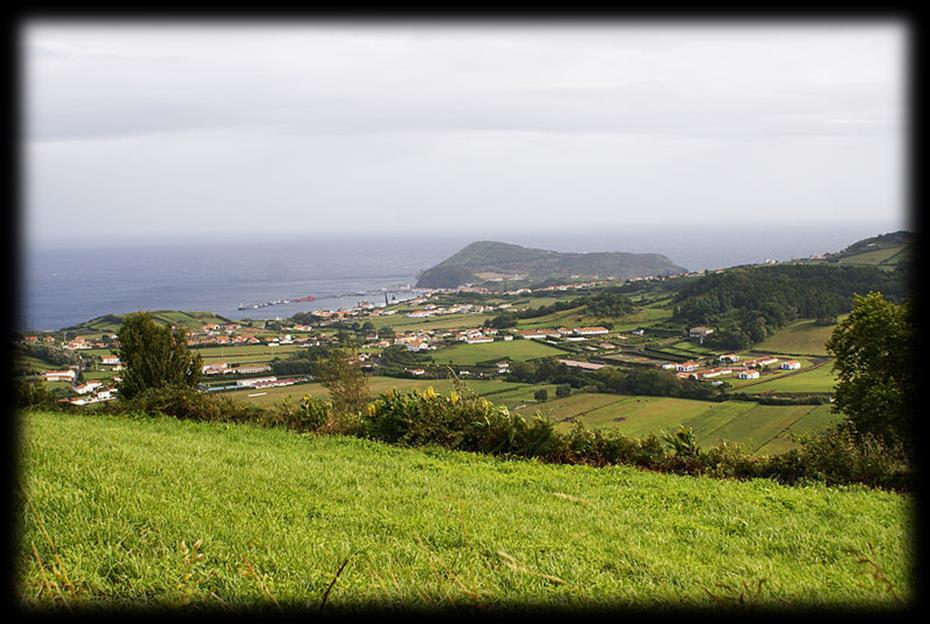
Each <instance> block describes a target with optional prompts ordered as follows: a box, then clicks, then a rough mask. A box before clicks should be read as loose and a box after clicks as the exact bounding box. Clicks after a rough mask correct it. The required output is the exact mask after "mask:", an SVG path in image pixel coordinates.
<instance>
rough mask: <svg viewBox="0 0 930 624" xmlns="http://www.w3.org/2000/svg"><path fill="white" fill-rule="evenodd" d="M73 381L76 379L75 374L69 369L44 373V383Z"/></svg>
mask: <svg viewBox="0 0 930 624" xmlns="http://www.w3.org/2000/svg"><path fill="white" fill-rule="evenodd" d="M75 379H77V373H76V372H75V371H73V370H71V369H68V370H57V371H46V372H45V381H74V380H75Z"/></svg>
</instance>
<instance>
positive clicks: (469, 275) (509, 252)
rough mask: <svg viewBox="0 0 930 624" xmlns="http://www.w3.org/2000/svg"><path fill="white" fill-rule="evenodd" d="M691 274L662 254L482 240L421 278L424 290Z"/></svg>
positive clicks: (420, 286)
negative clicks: (560, 249)
mask: <svg viewBox="0 0 930 624" xmlns="http://www.w3.org/2000/svg"><path fill="white" fill-rule="evenodd" d="M684 271H686V269H685V268H684V267H681V266H678V265H677V264H675V263H673V262H672V261H671V260H669V259H668V258H666V257H665V256H663V255H660V254H652V253H626V252H617V251H611V252H593V253H562V252H557V251H549V250H546V249H534V248H531V247H521V246H519V245H511V244H508V243H500V242H496V241H478V242H475V243H472V244H470V245H468V246H467V247H465V248H464V249H462V250H461V251H459V252H458V253H457V254H455V255H454V256H451V257H450V258H447V259H446V260H443V261H442V262H440V263H439V264H437V265H436V266H434V267H431V268H429V269H427V270H426V271H424V272H423V273H422V274H420V277H419V279H418V280H417V287H419V288H455V287H456V286H461V285H462V284H468V283H481V282H485V281H488V280H492V279H495V278H496V279H498V280H501V279H506V280H508V281H528V282H538V281H543V280H547V279H552V278H570V277H571V276H574V275H577V276H584V277H593V276H595V275H596V276H598V277H620V278H627V277H634V276H640V277H646V276H651V275H670V274H674V273H682V272H684Z"/></svg>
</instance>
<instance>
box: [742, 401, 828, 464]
mask: <svg viewBox="0 0 930 624" xmlns="http://www.w3.org/2000/svg"><path fill="white" fill-rule="evenodd" d="M842 419H843V417H842V415H840V414H836V413H834V412H833V408H832V406H830V405H819V406H817V407H815V408H814V409H812V410H811V411H809V412H807V414H805V415H804V416H801V418H799V419H798V420H796V421H795V422H794V424H792V425H791V426H790V427H788V429H787V431H784V432H782V433H780V434H779V435H777V436H775V437H774V438H772V439H771V440H769V441H768V442H767V443H766V444H765V445H763V446H762V447H761V448H760V449H759V450H758V453H760V454H769V455H774V454H777V453H782V452H784V451H786V450H788V449H790V448H792V447H794V446H796V443H795V441H794V440H793V439H792V436H793V435H805V434H813V433H816V432H817V431H820V430H821V429H823V428H825V427H828V426H830V425H833V424H837V423H839V422H840V421H841V420H842Z"/></svg>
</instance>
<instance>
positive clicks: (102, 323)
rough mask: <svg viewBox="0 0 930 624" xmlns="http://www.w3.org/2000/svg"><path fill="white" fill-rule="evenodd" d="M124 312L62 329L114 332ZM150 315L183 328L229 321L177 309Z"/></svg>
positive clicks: (121, 321)
mask: <svg viewBox="0 0 930 624" xmlns="http://www.w3.org/2000/svg"><path fill="white" fill-rule="evenodd" d="M124 316H126V315H125V314H105V315H103V316H98V317H97V318H94V319H91V320H89V321H85V322H84V323H80V324H78V325H75V326H73V327H65V328H64V329H63V330H62V331H73V332H77V333H88V332H101V331H105V332H116V331H119V328H120V326H121V325H122V324H123V317H124ZM152 316H153V317H154V319H155V321H156V322H157V323H161V324H163V325H177V326H178V327H183V328H185V329H200V328H201V327H202V326H203V325H205V324H210V323H231V322H232V321H230V320H229V319H227V318H226V317H223V316H219V315H217V314H214V313H213V312H180V311H177V310H153V311H152Z"/></svg>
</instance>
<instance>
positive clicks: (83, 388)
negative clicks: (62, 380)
mask: <svg viewBox="0 0 930 624" xmlns="http://www.w3.org/2000/svg"><path fill="white" fill-rule="evenodd" d="M102 385H103V384H102V383H101V382H99V381H89V382H87V383H85V384H81V385H80V386H74V388H72V389H73V390H74V391H75V392H77V393H78V394H87V393H88V392H93V391H94V390H96V389H97V388H99V387H100V386H102Z"/></svg>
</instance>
